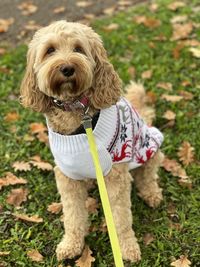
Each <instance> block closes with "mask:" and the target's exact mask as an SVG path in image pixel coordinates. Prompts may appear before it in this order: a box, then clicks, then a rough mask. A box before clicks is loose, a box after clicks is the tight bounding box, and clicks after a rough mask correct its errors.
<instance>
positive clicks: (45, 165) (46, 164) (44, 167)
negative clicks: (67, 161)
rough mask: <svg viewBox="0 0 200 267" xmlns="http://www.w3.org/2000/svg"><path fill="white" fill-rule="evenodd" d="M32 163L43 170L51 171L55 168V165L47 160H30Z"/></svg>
mask: <svg viewBox="0 0 200 267" xmlns="http://www.w3.org/2000/svg"><path fill="white" fill-rule="evenodd" d="M30 163H31V164H33V166H34V167H37V168H38V169H39V170H43V171H51V170H53V166H52V165H51V164H50V163H49V162H45V161H41V162H38V161H33V160H32V161H30Z"/></svg>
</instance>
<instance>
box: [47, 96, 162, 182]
mask: <svg viewBox="0 0 200 267" xmlns="http://www.w3.org/2000/svg"><path fill="white" fill-rule="evenodd" d="M47 125H48V122H47ZM48 131H49V142H50V148H51V151H52V154H53V156H54V159H55V163H56V164H57V165H58V167H59V168H60V169H61V171H62V172H63V173H64V174H65V175H66V176H68V177H70V178H72V179H77V180H82V179H85V178H93V179H95V178H96V177H95V169H94V165H93V160H92V157H91V154H90V151H89V145H88V141H87V136H86V134H76V135H61V134H59V133H56V132H53V130H52V129H51V128H50V127H49V126H48ZM93 134H94V136H95V140H96V144H97V150H98V154H99V160H100V164H101V167H102V171H103V174H104V175H107V174H108V173H109V172H110V170H111V168H112V165H113V164H118V163H122V162H127V163H128V164H129V169H133V168H136V167H139V166H141V165H142V164H143V163H145V162H146V161H148V160H149V159H150V158H151V157H153V155H154V154H155V152H156V151H157V150H158V148H159V147H160V145H161V143H162V141H163V135H162V133H161V132H160V131H159V130H158V129H157V128H155V127H148V126H147V125H146V124H145V123H144V121H143V120H142V119H141V117H140V116H139V115H138V113H137V111H136V110H135V109H134V108H133V107H132V106H131V104H130V103H129V102H128V101H127V100H126V99H125V98H121V99H120V101H119V102H117V104H116V105H113V106H111V107H109V108H106V109H102V110H101V111H100V115H99V118H98V121H97V124H96V126H95V128H94V130H93Z"/></svg>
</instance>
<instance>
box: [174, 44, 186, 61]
mask: <svg viewBox="0 0 200 267" xmlns="http://www.w3.org/2000/svg"><path fill="white" fill-rule="evenodd" d="M183 47H184V44H183V43H180V44H178V45H177V46H176V47H175V48H174V49H173V50H172V54H173V57H174V58H175V59H179V58H180V52H181V50H182V49H183Z"/></svg>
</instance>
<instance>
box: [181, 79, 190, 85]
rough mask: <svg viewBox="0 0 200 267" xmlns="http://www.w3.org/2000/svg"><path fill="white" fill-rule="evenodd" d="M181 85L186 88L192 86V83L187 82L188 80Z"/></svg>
mask: <svg viewBox="0 0 200 267" xmlns="http://www.w3.org/2000/svg"><path fill="white" fill-rule="evenodd" d="M181 85H182V86H184V87H186V86H189V85H191V82H190V81H187V80H185V81H182V82H181Z"/></svg>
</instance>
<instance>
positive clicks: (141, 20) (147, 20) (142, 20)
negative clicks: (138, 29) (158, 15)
mask: <svg viewBox="0 0 200 267" xmlns="http://www.w3.org/2000/svg"><path fill="white" fill-rule="evenodd" d="M134 21H135V22H136V23H137V24H143V25H144V26H146V27H147V28H150V29H154V28H157V27H159V26H160V25H161V21H160V20H158V19H155V18H151V17H146V16H136V17H134Z"/></svg>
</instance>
